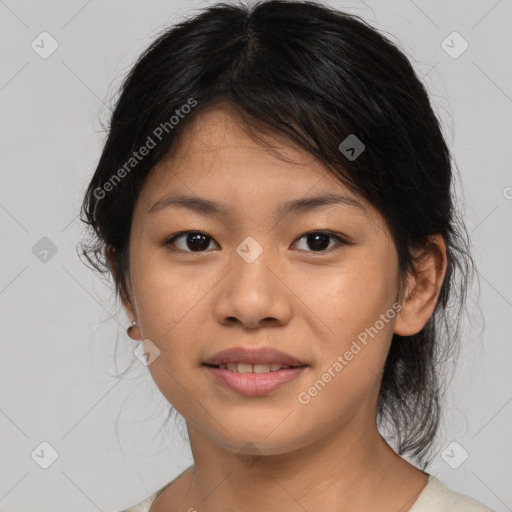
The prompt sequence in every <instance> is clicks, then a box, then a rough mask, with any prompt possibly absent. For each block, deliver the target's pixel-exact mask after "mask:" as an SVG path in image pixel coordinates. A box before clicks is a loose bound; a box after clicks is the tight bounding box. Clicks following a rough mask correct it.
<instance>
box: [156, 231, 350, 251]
mask: <svg viewBox="0 0 512 512" xmlns="http://www.w3.org/2000/svg"><path fill="white" fill-rule="evenodd" d="M190 233H195V234H201V235H204V236H205V237H207V238H209V239H210V240H213V238H212V237H211V236H209V235H208V234H207V233H205V232H203V231H196V230H193V231H181V232H179V233H176V234H175V235H172V236H171V237H170V238H167V239H166V240H165V241H164V245H165V246H167V247H169V248H170V250H173V251H176V252H178V251H181V252H185V253H187V252H188V253H191V254H201V253H204V252H206V251H188V250H184V249H176V248H175V247H173V244H174V242H175V241H176V239H178V238H180V237H182V236H184V235H188V234H190ZM311 234H320V235H328V236H330V237H331V238H335V239H336V240H337V241H338V246H339V245H350V243H349V242H347V241H346V240H345V239H344V238H342V237H341V236H340V235H338V234H336V233H333V232H332V231H327V230H314V231H308V232H307V233H304V234H303V235H302V236H300V237H299V238H297V239H296V240H302V239H303V238H305V237H307V235H311ZM335 248H336V246H334V247H331V248H330V249H323V250H321V251H306V252H311V253H313V254H326V253H329V252H331V251H332V250H333V249H335Z"/></svg>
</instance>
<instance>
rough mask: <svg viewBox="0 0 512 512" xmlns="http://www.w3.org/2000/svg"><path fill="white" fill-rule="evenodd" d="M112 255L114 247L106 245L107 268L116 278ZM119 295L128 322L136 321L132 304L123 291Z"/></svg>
mask: <svg viewBox="0 0 512 512" xmlns="http://www.w3.org/2000/svg"><path fill="white" fill-rule="evenodd" d="M114 253H115V247H114V246H113V245H111V244H109V245H107V247H106V249H105V256H106V258H107V262H108V266H109V268H110V272H111V273H112V276H113V277H114V278H115V277H116V270H117V267H116V264H115V258H116V256H115V254H114ZM120 294H121V303H122V304H123V308H124V310H125V312H126V315H127V316H128V318H130V320H137V317H136V315H135V312H134V311H133V307H132V303H131V302H130V301H129V300H128V298H127V297H126V296H125V294H124V292H123V290H121V292H120ZM134 330H138V328H137V327H135V328H134ZM129 336H130V338H132V339H137V340H138V339H139V338H133V337H132V333H131V332H130V333H129Z"/></svg>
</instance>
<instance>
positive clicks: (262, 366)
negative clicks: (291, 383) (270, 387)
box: [204, 363, 307, 374]
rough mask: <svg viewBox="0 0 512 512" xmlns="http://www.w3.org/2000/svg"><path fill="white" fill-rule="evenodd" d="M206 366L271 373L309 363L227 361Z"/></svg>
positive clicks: (239, 371) (233, 370)
mask: <svg viewBox="0 0 512 512" xmlns="http://www.w3.org/2000/svg"><path fill="white" fill-rule="evenodd" d="M204 365H205V366H209V367H210V368H218V369H220V370H228V371H230V372H237V373H257V374H262V373H269V372H277V371H279V370H290V369H293V368H305V367H306V366H307V365H305V364H293V365H289V364H282V363H259V364H249V363H226V364H209V363H204Z"/></svg>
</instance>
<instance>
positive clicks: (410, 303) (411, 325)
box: [394, 234, 448, 336]
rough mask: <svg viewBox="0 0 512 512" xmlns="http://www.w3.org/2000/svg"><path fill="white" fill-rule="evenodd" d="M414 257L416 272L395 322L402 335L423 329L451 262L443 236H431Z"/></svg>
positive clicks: (395, 331)
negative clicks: (426, 244) (449, 261)
mask: <svg viewBox="0 0 512 512" xmlns="http://www.w3.org/2000/svg"><path fill="white" fill-rule="evenodd" d="M414 258H415V263H414V267H415V273H414V274H413V275H409V277H408V281H407V286H406V290H405V292H404V297H403V300H402V309H401V310H400V311H399V312H398V313H397V317H396V322H395V328H394V333H395V334H398V335H400V336H412V335H413V334H416V333H418V332H419V331H421V329H423V327H424V326H425V324H426V323H427V321H428V319H429V318H430V317H431V316H432V313H433V312H434V309H435V306H436V303H437V299H438V297H439V293H440V291H441V285H442V284H443V280H444V277H445V274H446V267H447V264H448V260H447V257H446V245H445V243H444V240H443V237H442V236H441V235H439V234H436V235H433V236H431V237H430V244H429V245H428V246H427V247H424V248H422V249H419V250H416V251H415V252H414Z"/></svg>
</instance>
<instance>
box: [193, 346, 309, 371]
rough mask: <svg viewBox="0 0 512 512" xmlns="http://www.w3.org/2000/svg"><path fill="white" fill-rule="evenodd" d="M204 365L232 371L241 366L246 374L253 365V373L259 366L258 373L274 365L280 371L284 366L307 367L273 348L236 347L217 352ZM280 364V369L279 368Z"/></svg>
mask: <svg viewBox="0 0 512 512" xmlns="http://www.w3.org/2000/svg"><path fill="white" fill-rule="evenodd" d="M203 364H205V365H208V366H216V367H222V368H223V367H225V366H227V365H230V369H233V368H234V367H233V365H237V366H238V365H240V366H238V367H239V368H242V369H243V372H244V373H245V372H247V371H248V370H249V368H248V367H247V365H253V369H252V370H251V371H254V370H255V369H254V365H257V366H256V373H257V372H258V371H259V370H260V369H262V368H263V367H261V366H260V365H274V368H275V369H279V368H281V367H282V366H307V364H306V363H305V362H303V361H300V360H299V359H296V358H295V357H292V356H291V355H289V354H286V353H285V352H281V351H280V350H277V349H275V348H271V347H263V348H254V347H251V348H246V347H234V348H230V349H227V350H222V351H220V352H217V353H216V354H214V355H213V356H211V357H209V358H208V359H207V360H206V361H205V362H204V363H203ZM278 364H279V368H278V367H277V365H278ZM242 365H244V366H242Z"/></svg>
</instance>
